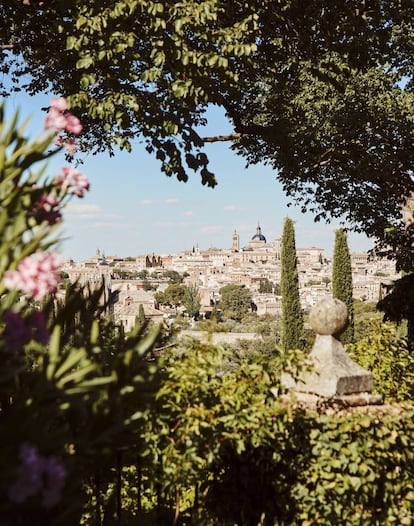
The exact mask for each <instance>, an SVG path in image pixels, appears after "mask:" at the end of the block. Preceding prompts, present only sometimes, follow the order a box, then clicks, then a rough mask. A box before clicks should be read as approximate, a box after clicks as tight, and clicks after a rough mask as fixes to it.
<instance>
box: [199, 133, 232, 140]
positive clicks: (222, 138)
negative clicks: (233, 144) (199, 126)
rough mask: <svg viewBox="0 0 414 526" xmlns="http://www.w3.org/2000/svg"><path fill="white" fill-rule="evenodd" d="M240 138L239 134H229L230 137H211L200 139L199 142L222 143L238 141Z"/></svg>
mask: <svg viewBox="0 0 414 526" xmlns="http://www.w3.org/2000/svg"><path fill="white" fill-rule="evenodd" d="M241 136H242V134H241V133H231V134H230V135H214V136H213V137H201V140H202V141H203V142H220V141H221V142H224V141H234V140H235V139H240V137H241Z"/></svg>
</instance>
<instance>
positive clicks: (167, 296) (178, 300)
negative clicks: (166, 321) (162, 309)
mask: <svg viewBox="0 0 414 526" xmlns="http://www.w3.org/2000/svg"><path fill="white" fill-rule="evenodd" d="M185 294H186V286H185V285H180V284H178V283H172V284H170V285H168V287H167V288H166V289H165V290H164V292H156V293H155V294H154V299H155V301H156V302H157V303H160V304H161V305H170V306H171V307H175V309H176V310H177V307H179V306H180V305H182V304H183V301H184V298H185Z"/></svg>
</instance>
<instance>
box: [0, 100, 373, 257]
mask: <svg viewBox="0 0 414 526" xmlns="http://www.w3.org/2000/svg"><path fill="white" fill-rule="evenodd" d="M49 100H50V97H49V96H44V95H39V96H37V97H35V98H29V97H28V96H26V95H24V94H16V95H13V96H12V97H11V98H9V99H8V100H7V102H6V118H7V117H8V116H9V117H11V115H12V114H13V112H14V111H15V110H17V109H18V110H19V111H20V114H21V118H24V117H27V116H28V115H31V121H30V125H29V127H28V132H29V133H30V134H31V135H32V136H34V135H35V134H37V133H39V132H41V131H42V129H43V120H44V114H43V113H42V112H41V111H40V108H41V107H42V106H43V107H44V106H47V105H48V103H49ZM208 115H209V119H210V124H209V126H208V127H206V128H205V131H204V135H208V134H210V133H211V134H225V133H229V132H230V131H231V130H230V128H229V126H228V124H227V123H226V121H225V119H224V118H223V116H222V114H221V113H220V112H219V111H218V110H216V109H213V110H212V111H211V112H210V113H209V114H208ZM134 146H135V147H133V151H132V153H130V154H128V153H126V152H119V153H116V155H115V156H114V157H112V158H111V157H109V156H108V155H107V154H100V155H96V156H93V155H89V156H86V157H84V164H83V165H82V166H81V167H80V170H81V171H82V172H83V173H84V174H85V175H87V177H88V178H89V180H90V183H91V190H90V192H89V193H88V194H87V195H86V196H85V197H84V198H83V199H77V198H75V199H74V200H73V201H72V202H71V204H70V205H69V206H68V208H67V209H66V210H65V212H64V223H63V226H62V230H61V234H62V242H61V244H60V247H59V249H60V252H61V254H62V257H64V258H68V257H72V258H73V259H75V260H76V261H81V260H84V259H87V258H88V257H91V256H93V255H95V253H96V250H97V249H100V250H101V252H102V251H103V252H104V253H105V254H106V255H108V256H110V255H117V256H121V257H122V256H136V255H143V254H152V253H156V254H171V253H176V252H180V251H181V250H185V249H191V248H192V247H193V246H194V245H197V244H198V246H199V247H200V249H207V248H209V247H212V246H214V247H218V248H230V247H231V238H232V234H233V232H234V230H236V231H237V232H238V234H239V235H240V244H241V246H244V245H246V244H247V243H248V241H249V239H250V238H251V237H252V236H253V235H254V234H255V232H256V227H257V224H258V222H259V223H260V226H261V228H262V233H263V234H264V235H265V236H266V238H267V240H268V241H273V240H274V239H275V238H276V237H280V236H281V234H282V229H283V221H284V219H285V217H287V216H288V217H290V218H291V219H293V220H294V221H295V235H296V246H297V247H310V246H316V247H320V248H323V249H324V250H325V254H326V255H327V256H329V255H331V254H332V251H333V244H334V235H335V234H334V232H335V229H336V228H338V225H337V224H330V225H325V224H324V223H314V221H313V216H312V215H310V214H302V213H301V212H300V210H299V209H298V208H297V207H294V206H291V207H288V206H287V205H288V199H287V198H286V196H285V195H284V193H283V191H282V189H281V185H280V184H279V183H278V182H277V181H276V174H275V172H274V171H272V170H271V169H270V168H268V167H265V166H253V167H250V168H248V169H245V166H244V165H245V163H244V160H243V159H242V158H240V157H237V156H236V155H235V154H234V153H232V152H231V151H230V150H229V143H216V144H210V145H208V146H207V147H206V152H207V154H208V156H209V158H210V170H211V171H213V172H214V173H215V174H216V178H217V180H218V185H217V186H216V188H214V189H211V188H206V187H204V186H202V184H201V182H200V177H199V176H198V175H197V174H194V175H193V174H191V177H190V180H189V181H188V182H187V183H181V182H179V181H177V180H175V179H172V178H168V177H166V176H165V175H164V174H163V173H161V171H160V165H159V163H158V161H157V160H156V159H155V158H153V157H151V156H150V155H149V154H148V153H147V152H146V151H145V149H144V147H143V146H142V145H140V144H139V143H138V140H137V143H136V145H134ZM65 164H66V163H65V160H64V157H63V154H62V155H60V154H59V155H58V156H55V157H54V158H53V159H52V160H51V161H50V162H49V166H48V170H47V173H48V174H50V175H54V174H55V173H58V172H60V169H61V167H62V166H64V165H65ZM348 242H349V248H350V250H351V251H365V250H369V249H370V248H371V246H372V243H371V241H370V240H368V239H366V237H365V236H363V235H357V234H349V237H348Z"/></svg>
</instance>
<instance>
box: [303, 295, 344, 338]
mask: <svg viewBox="0 0 414 526" xmlns="http://www.w3.org/2000/svg"><path fill="white" fill-rule="evenodd" d="M309 323H310V325H311V327H312V329H313V330H314V331H315V332H316V333H317V334H323V335H327V334H340V333H341V332H342V331H344V330H345V329H346V327H347V325H348V309H347V308H346V305H345V303H344V302H343V301H341V300H338V299H336V298H324V299H322V300H321V301H320V302H319V303H318V304H316V305H315V306H314V307H313V309H312V310H311V312H310V314H309Z"/></svg>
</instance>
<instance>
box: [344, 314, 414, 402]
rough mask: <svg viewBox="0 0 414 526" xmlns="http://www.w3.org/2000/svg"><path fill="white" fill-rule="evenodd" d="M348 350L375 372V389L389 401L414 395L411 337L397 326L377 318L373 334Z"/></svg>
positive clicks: (413, 362)
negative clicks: (399, 330)
mask: <svg viewBox="0 0 414 526" xmlns="http://www.w3.org/2000/svg"><path fill="white" fill-rule="evenodd" d="M347 351H348V352H349V354H350V355H351V356H352V358H353V359H354V360H355V361H356V362H357V363H359V364H360V365H361V366H362V367H364V368H365V369H367V370H369V371H371V372H372V376H373V380H374V390H375V392H377V393H378V394H381V395H382V396H383V397H384V398H385V399H386V400H389V401H397V402H399V401H410V400H411V401H412V400H413V399H414V357H413V355H412V354H411V352H410V349H409V347H408V344H407V340H406V339H404V338H401V337H399V335H398V333H397V331H396V329H395V326H393V325H392V324H383V323H381V322H379V321H377V322H376V323H375V322H373V327H372V329H371V334H370V335H369V336H367V337H366V338H364V339H362V340H360V341H359V342H358V343H356V344H354V345H348V346H347Z"/></svg>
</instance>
